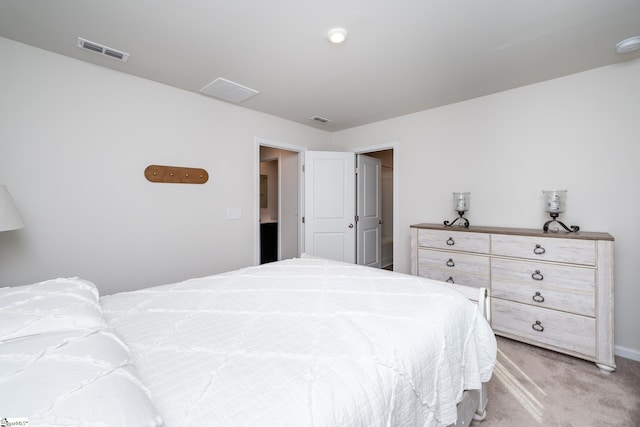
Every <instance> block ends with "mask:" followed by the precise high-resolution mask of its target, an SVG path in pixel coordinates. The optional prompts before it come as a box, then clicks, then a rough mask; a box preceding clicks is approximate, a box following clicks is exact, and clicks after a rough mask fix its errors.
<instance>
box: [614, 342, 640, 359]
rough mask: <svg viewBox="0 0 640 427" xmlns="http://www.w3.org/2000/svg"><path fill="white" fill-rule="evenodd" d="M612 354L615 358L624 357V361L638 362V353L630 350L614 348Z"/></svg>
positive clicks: (639, 354)
mask: <svg viewBox="0 0 640 427" xmlns="http://www.w3.org/2000/svg"><path fill="white" fill-rule="evenodd" d="M614 353H615V355H616V356H620V357H624V358H625V359H631V360H636V361H638V362H640V351H638V350H633V349H631V348H626V347H620V346H619V345H617V346H615V350H614Z"/></svg>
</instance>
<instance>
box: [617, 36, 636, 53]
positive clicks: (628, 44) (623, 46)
mask: <svg viewBox="0 0 640 427" xmlns="http://www.w3.org/2000/svg"><path fill="white" fill-rule="evenodd" d="M638 49H640V36H634V37H629V38H628V39H624V40H622V41H621V42H620V43H618V44H617V45H616V52H618V53H627V52H633V51H634V50H638Z"/></svg>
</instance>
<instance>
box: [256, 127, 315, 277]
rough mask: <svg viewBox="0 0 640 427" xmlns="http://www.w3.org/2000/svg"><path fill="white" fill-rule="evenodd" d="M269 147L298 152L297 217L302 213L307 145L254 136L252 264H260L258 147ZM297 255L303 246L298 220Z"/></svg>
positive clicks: (301, 230) (279, 196)
mask: <svg viewBox="0 0 640 427" xmlns="http://www.w3.org/2000/svg"><path fill="white" fill-rule="evenodd" d="M261 146H262V147H271V148H277V149H280V150H286V151H292V152H295V153H298V174H297V175H298V218H300V216H301V215H302V213H303V208H304V205H303V204H302V203H304V188H303V187H302V186H303V182H302V173H301V171H302V165H303V161H304V152H305V151H306V150H307V147H304V146H300V145H293V144H287V143H284V142H280V141H275V140H272V139H267V138H261V137H256V138H255V147H254V161H253V164H254V168H253V173H254V179H253V183H254V186H253V193H254V194H253V203H254V209H253V213H254V215H255V216H254V221H253V223H254V230H253V233H254V237H253V265H260V147H261ZM278 175H280V162H278ZM280 181H281V177H280V176H279V177H278V186H280V185H281V182H280ZM280 198H281V192H280V191H278V210H279V211H280V210H281V202H280ZM297 222H298V256H300V251H301V250H302V248H303V247H304V246H303V244H304V233H303V232H304V230H303V228H302V221H300V220H298V221H297ZM279 235H280V227H278V237H279ZM278 256H280V239H278Z"/></svg>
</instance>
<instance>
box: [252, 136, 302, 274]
mask: <svg viewBox="0 0 640 427" xmlns="http://www.w3.org/2000/svg"><path fill="white" fill-rule="evenodd" d="M274 145H275V144H271V143H269V145H266V144H265V143H264V142H261V141H258V158H259V169H258V170H259V184H258V186H259V192H258V193H259V194H258V199H259V200H258V206H259V219H258V222H259V229H258V240H259V243H260V244H259V245H258V246H259V252H258V254H257V263H260V264H264V263H266V262H273V261H279V260H283V259H289V258H294V257H296V256H299V255H300V249H299V242H300V235H299V233H300V232H299V222H300V221H299V215H298V210H299V203H300V202H299V199H300V190H299V176H298V175H299V174H298V170H299V158H298V157H299V152H298V151H293V150H288V149H285V148H280V147H277V146H274Z"/></svg>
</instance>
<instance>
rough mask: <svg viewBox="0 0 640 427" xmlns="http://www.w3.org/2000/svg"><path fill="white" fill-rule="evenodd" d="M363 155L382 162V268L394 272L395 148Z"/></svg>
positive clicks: (364, 152) (365, 152)
mask: <svg viewBox="0 0 640 427" xmlns="http://www.w3.org/2000/svg"><path fill="white" fill-rule="evenodd" d="M360 154H363V155H366V156H369V157H374V158H376V159H379V160H380V161H381V183H380V186H381V190H380V199H381V205H382V206H381V212H382V217H381V218H380V222H381V223H382V232H381V239H380V241H381V255H380V263H381V264H380V267H381V268H384V269H386V270H392V271H393V234H394V233H393V231H394V229H393V225H394V218H393V210H394V194H393V189H394V182H393V180H394V169H393V168H394V155H393V154H394V153H393V148H388V149H382V150H379V151H369V152H367V151H358V155H360Z"/></svg>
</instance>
